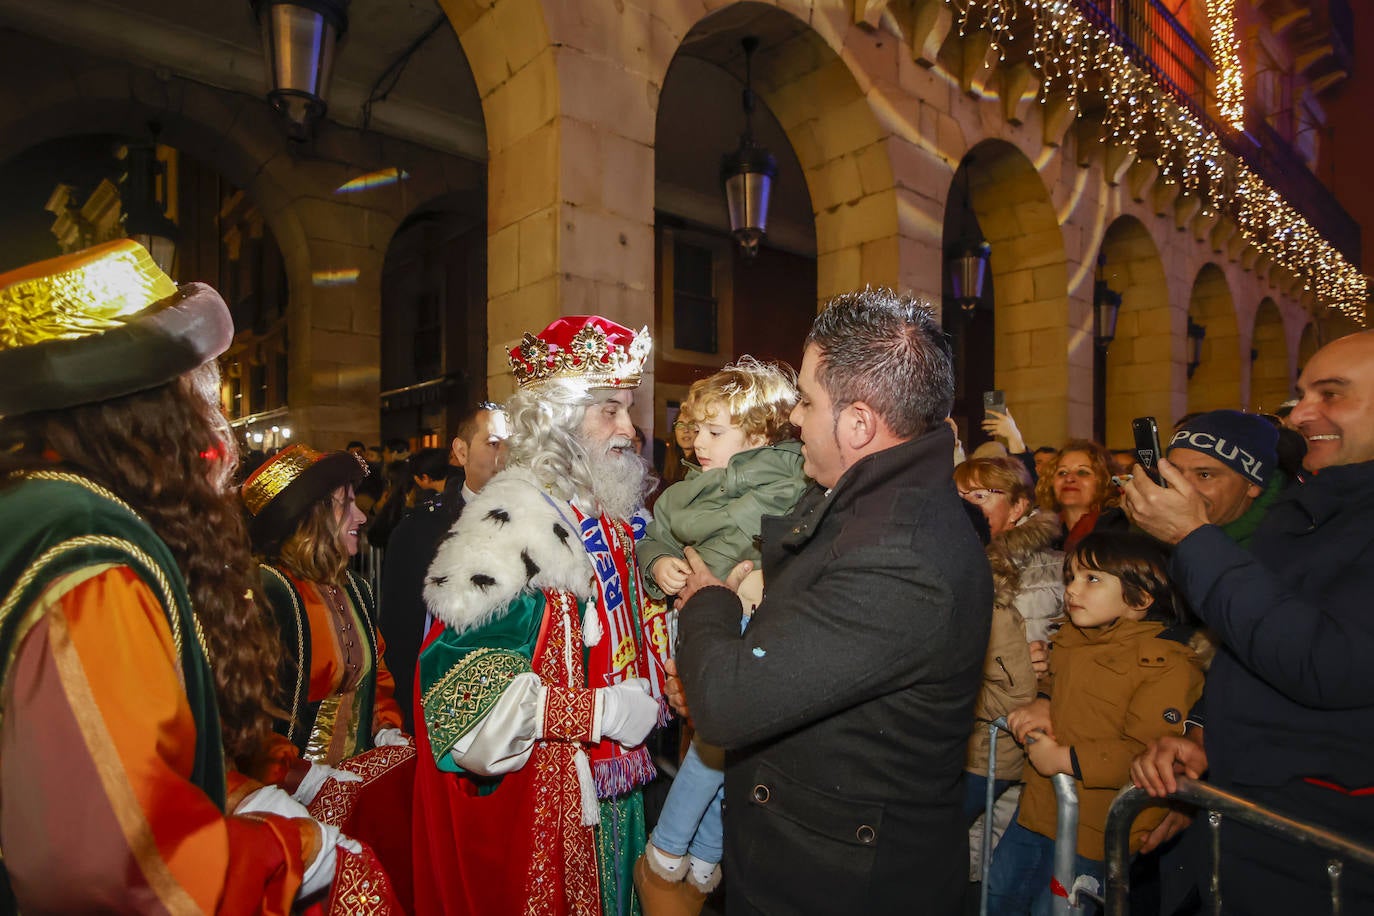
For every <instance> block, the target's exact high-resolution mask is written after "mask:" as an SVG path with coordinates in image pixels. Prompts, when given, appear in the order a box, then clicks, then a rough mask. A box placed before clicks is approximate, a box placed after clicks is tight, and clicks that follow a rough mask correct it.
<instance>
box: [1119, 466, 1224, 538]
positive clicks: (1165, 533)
mask: <svg viewBox="0 0 1374 916" xmlns="http://www.w3.org/2000/svg"><path fill="white" fill-rule="evenodd" d="M1159 473H1160V476H1161V477H1163V478H1164V480H1165V482H1166V483H1168V484H1169V486H1168V487H1161V486H1159V485H1158V484H1156V483H1155V482H1154V481H1153V480H1151V479H1150V478H1149V475H1147V474H1146V473H1145V470H1144V468H1142V467H1141V466H1140V465H1138V464H1137V465H1136V466H1135V467H1134V468H1133V469H1132V471H1131V479H1130V480H1128V481H1126V486H1125V487H1123V488H1122V491H1121V493H1122V496H1121V505H1122V507H1123V508H1124V509H1125V510H1126V515H1128V516H1129V517H1130V519H1131V521H1132V522H1133V523H1134V524H1135V525H1136V526H1137V527H1139V528H1140V529H1141V530H1143V531H1144V532H1145V533H1146V534H1148V535H1150V536H1151V537H1153V538H1156V539H1158V540H1161V541H1163V542H1164V543H1166V544H1177V543H1178V542H1179V541H1181V540H1183V539H1184V538H1185V537H1187V536H1188V535H1190V534H1192V533H1193V532H1194V531H1196V530H1197V529H1199V528H1201V527H1202V526H1203V525H1206V524H1207V523H1208V521H1207V504H1206V503H1205V502H1203V500H1202V496H1201V495H1200V494H1199V493H1198V491H1197V489H1196V488H1195V487H1194V486H1193V485H1192V484H1191V483H1190V482H1189V481H1188V478H1187V477H1185V476H1183V474H1182V473H1180V472H1179V470H1178V468H1176V467H1174V466H1173V465H1172V464H1171V463H1170V462H1169V461H1168V460H1167V459H1165V458H1160V459H1159Z"/></svg>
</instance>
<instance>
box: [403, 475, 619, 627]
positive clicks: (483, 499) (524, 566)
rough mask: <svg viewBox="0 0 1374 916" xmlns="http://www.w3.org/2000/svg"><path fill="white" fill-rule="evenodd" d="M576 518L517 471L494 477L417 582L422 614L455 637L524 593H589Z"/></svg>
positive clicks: (590, 578)
mask: <svg viewBox="0 0 1374 916" xmlns="http://www.w3.org/2000/svg"><path fill="white" fill-rule="evenodd" d="M593 575H594V570H593V568H592V563H591V559H590V558H589V557H588V556H587V552H586V550H585V549H584V548H583V546H582V538H581V535H580V534H579V532H578V529H577V516H576V515H575V514H574V513H573V511H572V507H571V506H569V505H568V504H567V503H566V502H564V501H563V500H561V499H558V498H557V497H554V496H549V495H547V494H546V493H545V492H544V490H543V488H542V487H540V486H539V484H538V483H536V482H535V480H534V478H533V476H532V475H531V474H530V473H529V471H527V470H526V469H524V468H510V469H508V470H506V471H502V472H501V473H500V474H497V475H496V476H495V477H493V478H492V479H491V480H490V481H488V483H487V485H486V486H485V487H483V488H482V492H480V493H478V494H477V498H476V499H474V500H473V501H472V502H470V503H468V504H467V505H466V506H464V507H463V514H462V515H460V516H459V517H458V521H456V522H454V524H453V527H452V528H451V529H450V530H449V533H448V534H447V535H446V536H445V537H444V540H443V541H442V542H441V543H440V545H439V550H438V553H436V554H435V557H434V562H433V563H431V564H430V567H429V573H428V574H427V575H426V576H425V604H426V605H428V606H429V610H430V613H432V614H433V615H434V616H435V617H437V618H438V619H440V620H442V621H443V622H444V623H445V624H447V625H448V626H450V627H452V628H453V629H454V631H456V632H458V633H463V632H465V631H467V630H471V629H474V628H476V627H480V626H482V625H483V624H485V623H486V622H488V621H489V620H491V619H492V618H493V617H495V616H496V615H497V614H498V613H499V612H501V611H504V610H505V609H506V608H507V607H508V606H509V604H510V602H511V600H512V599H514V598H515V597H516V596H517V595H519V594H520V593H521V592H524V591H536V590H539V589H545V588H554V589H563V590H566V591H570V592H572V593H573V594H575V595H577V596H578V597H579V598H583V599H586V598H590V597H592V596H593V595H595V594H596V587H595V585H594V582H593Z"/></svg>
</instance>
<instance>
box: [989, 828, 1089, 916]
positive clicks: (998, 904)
mask: <svg viewBox="0 0 1374 916" xmlns="http://www.w3.org/2000/svg"><path fill="white" fill-rule="evenodd" d="M1017 814H1018V815H1019V814H1020V812H1019V811H1018V812H1017ZM1073 868H1074V875H1075V876H1078V875H1092V876H1093V877H1095V878H1096V879H1097V881H1098V886H1099V888H1100V887H1101V886H1102V879H1103V873H1104V869H1103V863H1102V862H1101V861H1100V860H1097V859H1089V858H1086V857H1084V856H1080V855H1075V856H1074V864H1073ZM1052 877H1054V840H1052V839H1050V838H1049V837H1047V836H1042V835H1041V834H1038V833H1036V832H1035V831H1034V830H1027V829H1026V828H1025V827H1022V826H1021V822H1020V821H1017V820H1013V821H1012V823H1011V826H1010V827H1008V828H1007V832H1006V833H1004V834H1002V841H1001V842H1000V843H998V844H997V848H996V849H995V850H993V853H992V871H991V872H990V873H989V874H988V912H989V913H991V914H993V916H1025V914H1027V913H1029V914H1031V916H1050V911H1051V910H1052V908H1053V897H1052V896H1051V894H1050V879H1051V878H1052ZM1066 890H1067V888H1066ZM1085 903H1086V906H1085V908H1084V909H1083V910H1082V912H1085V913H1091V912H1093V911H1094V910H1095V909H1096V906H1095V904H1093V903H1091V902H1090V901H1085Z"/></svg>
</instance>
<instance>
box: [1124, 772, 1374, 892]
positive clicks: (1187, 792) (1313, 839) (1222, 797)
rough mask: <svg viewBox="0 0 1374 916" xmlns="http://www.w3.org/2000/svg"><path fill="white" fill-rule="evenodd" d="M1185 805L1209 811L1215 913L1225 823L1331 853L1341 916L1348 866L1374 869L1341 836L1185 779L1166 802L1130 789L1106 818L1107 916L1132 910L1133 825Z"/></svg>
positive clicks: (1373, 861)
mask: <svg viewBox="0 0 1374 916" xmlns="http://www.w3.org/2000/svg"><path fill="white" fill-rule="evenodd" d="M1169 801H1181V802H1185V803H1187V804H1190V805H1194V806H1196V807H1197V808H1199V809H1200V810H1205V811H1206V812H1207V829H1208V831H1209V834H1210V837H1211V850H1212V873H1211V879H1210V885H1209V886H1210V890H1211V897H1212V900H1211V912H1213V913H1221V912H1222V900H1221V884H1220V880H1221V879H1220V871H1219V863H1220V860H1221V854H1220V853H1221V824H1222V821H1223V820H1224V819H1226V818H1231V819H1232V820H1235V821H1237V822H1238V823H1242V824H1246V825H1247V826H1251V827H1258V828H1261V829H1265V830H1268V831H1271V832H1272V833H1275V834H1277V835H1278V836H1280V837H1282V838H1284V839H1286V840H1289V841H1291V842H1293V843H1295V844H1300V845H1305V846H1312V847H1316V848H1317V849H1321V850H1325V851H1326V852H1328V853H1330V854H1331V856H1332V858H1331V859H1330V860H1329V862H1328V864H1327V869H1326V872H1327V874H1326V877H1327V879H1328V880H1329V882H1330V886H1331V912H1332V914H1333V916H1338V914H1340V913H1341V902H1342V900H1341V877H1342V875H1343V873H1344V871H1345V866H1346V864H1347V863H1357V864H1359V865H1362V866H1364V867H1366V868H1371V869H1374V848H1370V847H1368V846H1363V845H1361V844H1359V843H1356V842H1354V841H1352V840H1350V839H1348V838H1346V837H1344V836H1341V835H1340V834H1338V833H1334V832H1332V831H1330V830H1325V829H1323V828H1321V827H1318V826H1315V825H1313V824H1307V823H1304V822H1302V821H1298V820H1294V819H1293V818H1290V817H1284V816H1283V815H1281V814H1276V813H1274V812H1273V811H1270V810H1268V809H1267V808H1263V807H1261V806H1260V805H1257V804H1255V803H1254V802H1252V801H1249V800H1247V799H1245V798H1242V797H1241V796H1239V795H1235V794H1233V793H1231V792H1227V791H1225V790H1223V789H1218V788H1217V787H1216V786H1211V785H1208V784H1207V783H1205V782H1200V781H1198V780H1194V779H1188V778H1186V777H1180V778H1179V780H1178V790H1177V791H1176V792H1174V793H1173V794H1171V795H1169V796H1168V797H1166V798H1154V797H1151V796H1150V795H1148V794H1146V792H1145V790H1144V789H1139V788H1136V787H1135V786H1133V785H1128V786H1127V787H1126V788H1124V789H1122V790H1121V792H1120V793H1119V794H1118V795H1117V796H1116V799H1115V800H1113V802H1112V806H1111V809H1110V811H1108V813H1107V828H1106V856H1107V860H1106V871H1107V894H1106V903H1107V916H1124V914H1126V913H1127V912H1128V911H1129V910H1128V907H1129V899H1130V892H1131V884H1130V830H1131V822H1132V821H1134V820H1135V817H1136V815H1137V814H1139V813H1140V811H1141V810H1142V809H1144V808H1147V807H1151V806H1155V805H1163V804H1166V803H1167V802H1169Z"/></svg>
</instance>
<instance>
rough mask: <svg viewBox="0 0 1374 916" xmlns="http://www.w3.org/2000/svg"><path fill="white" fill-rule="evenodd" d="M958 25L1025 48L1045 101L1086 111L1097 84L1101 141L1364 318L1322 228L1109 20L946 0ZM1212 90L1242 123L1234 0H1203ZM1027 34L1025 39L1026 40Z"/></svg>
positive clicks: (1015, 51) (1068, 1)
mask: <svg viewBox="0 0 1374 916" xmlns="http://www.w3.org/2000/svg"><path fill="white" fill-rule="evenodd" d="M945 2H946V3H948V4H950V6H951V7H952V8H953V12H954V16H955V21H956V23H957V25H958V29H959V35H960V36H966V35H968V34H970V33H972V32H976V31H980V30H985V31H986V32H987V33H988V39H989V47H990V51H991V53H992V54H994V55H995V56H996V58H997V60H999V61H1000V62H1003V63H1005V62H1007V59H1008V56H1009V55H1011V56H1013V57H1018V56H1021V55H1024V56H1025V58H1028V59H1029V62H1030V63H1031V65H1032V66H1033V67H1034V68H1035V69H1036V71H1037V72H1038V73H1039V76H1040V80H1041V84H1040V101H1041V103H1042V104H1043V103H1044V102H1046V101H1047V100H1048V99H1049V98H1051V97H1052V96H1058V97H1062V98H1065V99H1067V101H1068V104H1069V105H1070V107H1071V108H1073V109H1075V110H1077V111H1078V112H1079V113H1080V114H1081V112H1082V104H1081V102H1082V101H1083V100H1084V99H1085V98H1086V97H1087V96H1088V94H1089V93H1094V94H1096V93H1100V94H1101V97H1102V99H1103V101H1104V102H1105V109H1104V111H1103V112H1102V137H1101V139H1102V140H1103V142H1107V143H1113V144H1125V145H1126V146H1128V147H1129V148H1131V149H1133V150H1134V151H1135V152H1136V155H1137V158H1139V159H1144V160H1153V161H1155V162H1156V163H1157V164H1158V166H1159V178H1158V179H1157V180H1159V181H1164V182H1168V183H1172V184H1177V185H1178V186H1179V187H1180V189H1181V191H1182V193H1183V194H1187V195H1195V196H1197V197H1198V198H1199V200H1200V202H1201V209H1202V212H1203V214H1204V215H1208V216H1210V215H1214V214H1217V213H1220V214H1224V215H1226V216H1227V217H1229V218H1230V219H1232V220H1233V221H1234V222H1235V224H1236V226H1237V229H1238V231H1239V232H1240V234H1241V235H1242V237H1244V238H1245V240H1246V241H1248V242H1250V243H1251V244H1253V245H1254V246H1255V247H1256V248H1257V249H1258V250H1259V251H1260V252H1261V253H1262V254H1264V255H1266V256H1268V257H1269V258H1270V259H1271V260H1272V262H1273V263H1274V264H1277V265H1278V266H1280V267H1282V268H1285V269H1286V270H1288V271H1291V272H1292V273H1293V274H1294V275H1295V276H1297V277H1299V278H1301V280H1302V281H1303V288H1304V289H1305V290H1307V291H1309V292H1311V293H1313V294H1314V295H1315V296H1316V298H1317V301H1318V302H1319V303H1321V304H1323V305H1326V306H1328V307H1330V308H1333V309H1335V310H1337V311H1340V312H1342V313H1344V314H1345V315H1347V316H1349V317H1351V318H1353V319H1355V320H1356V321H1360V322H1363V321H1364V318H1365V302H1366V299H1367V297H1368V285H1367V280H1366V278H1365V277H1364V275H1363V274H1361V273H1360V272H1359V270H1358V269H1356V267H1355V266H1354V265H1353V264H1351V263H1350V262H1349V261H1348V260H1346V258H1345V257H1344V256H1343V255H1341V253H1340V252H1339V251H1337V250H1336V249H1335V247H1334V246H1332V245H1331V243H1330V242H1328V241H1327V240H1326V239H1324V238H1323V237H1322V236H1321V234H1320V233H1319V232H1317V230H1316V229H1315V228H1314V227H1313V226H1312V225H1311V224H1310V223H1309V222H1308V221H1307V220H1306V219H1305V218H1304V217H1303V216H1302V214H1301V213H1299V212H1298V211H1297V209H1296V208H1294V207H1293V206H1292V205H1291V204H1289V203H1288V202H1287V201H1286V200H1285V199H1284V198H1283V195H1281V194H1279V193H1278V192H1277V191H1275V190H1274V189H1273V188H1271V187H1270V186H1269V185H1268V183H1266V182H1265V181H1264V180H1263V179H1262V178H1260V176H1259V175H1257V174H1256V173H1255V172H1254V170H1252V169H1251V168H1250V167H1249V166H1248V165H1247V164H1246V163H1245V162H1244V161H1243V160H1241V159H1240V158H1239V157H1237V156H1235V155H1234V154H1232V153H1230V152H1227V151H1226V150H1225V149H1224V147H1223V145H1222V140H1221V138H1220V137H1219V136H1217V134H1216V133H1215V132H1214V131H1212V130H1210V129H1209V128H1208V127H1207V126H1206V125H1205V124H1204V123H1203V122H1202V120H1201V119H1199V118H1198V117H1197V116H1196V115H1195V114H1194V113H1193V112H1192V111H1191V110H1189V108H1187V107H1185V106H1184V105H1183V104H1180V102H1179V101H1178V99H1177V98H1176V97H1175V96H1174V95H1173V94H1172V93H1171V92H1170V91H1169V89H1168V88H1166V87H1165V86H1164V84H1163V83H1161V82H1160V81H1159V80H1158V79H1156V78H1155V77H1154V76H1153V75H1152V74H1150V73H1148V72H1146V71H1145V70H1143V69H1142V68H1141V67H1140V66H1138V65H1137V64H1136V63H1135V61H1133V60H1132V59H1131V57H1130V55H1129V54H1128V53H1127V51H1126V49H1125V48H1124V47H1123V46H1122V45H1121V44H1120V42H1119V40H1118V39H1116V38H1115V37H1114V36H1113V34H1112V33H1111V32H1109V31H1108V29H1107V28H1105V27H1103V26H1100V25H1098V24H1096V23H1094V22H1092V21H1090V20H1089V19H1088V17H1087V16H1085V15H1084V14H1083V13H1082V12H1081V11H1080V10H1079V9H1078V4H1077V3H1076V2H1075V0H945ZM1207 12H1208V16H1209V17H1210V20H1209V21H1210V22H1211V23H1212V32H1213V41H1212V43H1213V53H1214V56H1215V58H1216V66H1217V71H1218V78H1217V87H1216V94H1217V100H1218V104H1219V106H1220V110H1221V114H1222V117H1223V118H1224V119H1226V121H1227V122H1228V123H1229V124H1230V125H1231V126H1233V127H1236V128H1239V127H1240V126H1242V125H1243V124H1244V111H1245V101H1244V82H1243V79H1242V74H1241V67H1240V51H1239V43H1238V41H1237V40H1236V34H1235V33H1236V28H1235V0H1207ZM1027 35H1028V36H1029V40H1028V41H1027V40H1026V37H1027Z"/></svg>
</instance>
